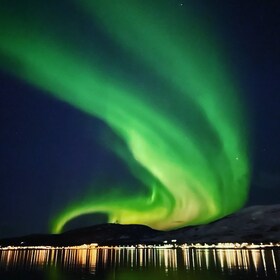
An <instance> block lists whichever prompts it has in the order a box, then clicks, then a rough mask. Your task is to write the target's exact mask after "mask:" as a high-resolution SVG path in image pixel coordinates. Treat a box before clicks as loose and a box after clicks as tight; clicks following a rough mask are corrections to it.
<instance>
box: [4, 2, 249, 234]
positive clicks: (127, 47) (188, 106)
mask: <svg viewBox="0 0 280 280" xmlns="http://www.w3.org/2000/svg"><path fill="white" fill-rule="evenodd" d="M2 2H3V3H1V5H2V8H1V10H0V18H1V19H0V26H1V27H0V28H1V30H0V31H1V41H0V55H1V56H0V58H1V60H2V61H1V66H2V67H3V68H4V69H5V70H6V71H9V72H11V73H12V74H14V75H16V76H18V77H19V78H21V79H23V80H24V81H26V82H28V83H30V84H32V85H34V86H36V87H38V88H40V89H42V90H43V91H45V92H47V93H48V94H50V95H51V96H53V97H55V98H58V99H59V100H61V101H62V102H66V103H68V104H70V105H72V106H74V107H75V108H77V109H78V110H81V111H83V112H85V113H87V114H90V115H91V116H93V117H96V118H99V119H101V120H102V121H104V123H106V124H107V125H108V127H110V128H111V129H112V131H113V132H114V134H116V135H117V136H118V137H119V138H120V139H121V140H122V141H123V142H124V143H125V145H126V150H128V151H129V156H127V155H126V152H125V151H123V150H122V149H121V148H120V146H119V145H117V144H116V145H113V146H112V147H110V148H111V149H112V150H113V151H114V152H115V153H116V155H118V156H119V157H121V158H122V159H123V160H124V161H126V163H127V165H128V166H129V167H130V168H131V172H132V174H133V175H134V176H135V177H136V178H137V179H138V180H140V181H141V182H142V183H143V185H145V186H146V190H145V191H144V192H143V195H140V194H137V195H135V196H132V195H131V194H126V192H125V191H124V190H123V189H122V188H119V187H116V188H115V190H114V191H113V192H112V193H108V194H106V195H103V196H101V197H96V196H95V195H94V192H93V191H91V190H88V193H87V194H85V198H84V199H77V198H73V201H72V203H71V205H68V206H65V208H64V210H63V211H62V212H61V213H58V214H57V215H56V216H55V217H54V219H53V220H52V232H54V233H58V232H61V231H62V230H63V228H64V226H65V224H66V223H68V222H69V221H71V220H72V219H75V218H77V217H79V216H82V215H85V214H90V213H97V212H98V213H100V212H101V213H107V214H108V216H109V221H110V222H115V221H118V222H119V223H122V224H129V223H137V224H145V225H148V226H151V227H152V228H156V229H163V230H166V229H173V228H178V227H182V226H185V225H194V224H201V223H207V222H210V221H213V220H215V219H218V218H220V217H222V216H224V215H227V214H229V213H232V212H234V211H236V210H237V209H239V208H240V207H242V206H243V204H244V203H245V201H246V198H247V193H248V183H249V177H250V176H249V173H250V172H249V163H248V151H247V148H248V147H247V146H248V144H247V141H248V140H247V139H248V135H247V134H248V133H247V130H248V129H247V127H246V120H245V119H246V118H245V115H244V108H243V106H242V103H241V101H240V98H239V97H240V89H239V88H238V82H237V81H235V80H234V79H233V75H232V74H231V69H230V67H229V63H228V62H227V60H226V55H225V52H224V50H223V46H222V44H221V42H220V40H221V39H220V38H219V36H218V35H217V34H216V33H215V32H214V31H213V30H214V28H213V27H211V24H210V23H209V22H206V20H205V19H204V17H202V16H200V17H199V16H198V15H197V14H195V13H193V12H192V9H191V5H190V3H189V2H190V1H187V3H188V4H185V6H186V5H189V6H190V7H189V9H188V7H187V8H186V7H184V9H182V8H181V6H180V5H178V4H176V3H175V2H176V1H162V0H160V1H159V0H158V1H141V0H130V1H127V0H120V1H113V0H111V1H110V0H96V1H91V0H82V1H78V0H76V1H74V0H73V1H69V2H71V5H70V4H67V5H70V6H71V7H72V9H74V8H75V12H76V13H78V15H79V17H81V18H84V19H86V20H87V21H88V22H89V23H91V24H89V25H87V30H86V34H87V36H86V35H85V34H83V32H79V31H77V30H75V28H76V29H78V28H79V27H77V26H76V27H75V22H74V23H73V22H72V23H71V24H69V23H70V22H71V19H70V16H69V15H68V16H65V17H68V18H67V20H66V22H64V19H63V18H61V15H60V16H59V11H58V12H56V11H55V10H56V9H55V6H54V5H55V4H52V5H53V6H54V7H52V5H51V4H50V7H47V6H48V5H47V4H44V1H27V2H28V3H29V5H30V7H32V8H30V9H26V12H25V13H22V12H21V11H22V9H23V6H24V5H23V4H22V3H17V2H18V1H14V0H12V1H6V0H5V1H2ZM50 3H52V1H50ZM43 4H44V5H43ZM26 5H27V4H26ZM65 5H66V4H65ZM27 6H28V5H27ZM73 7H74V8H73ZM45 8H46V9H45ZM68 8H69V7H68ZM186 14H187V15H186ZM57 15H58V16H57ZM71 28H72V29H73V30H71ZM69 29H70V30H69ZM96 30H98V32H99V33H101V34H102V36H103V37H102V38H103V39H104V38H105V39H104V40H107V42H109V43H108V44H112V45H114V48H113V47H112V49H110V48H108V47H107V48H106V47H104V48H103V47H102V46H103V45H102V43H100V40H101V39H100V37H98V34H97V33H98V32H97V31H96ZM90 32H92V33H90ZM89 33H90V34H92V36H91V37H89V36H88V34H89ZM73 34H74V35H73ZM72 35H73V37H72ZM115 56H119V57H118V58H116V57H115ZM145 81H146V82H145ZM77 187H79V186H77Z"/></svg>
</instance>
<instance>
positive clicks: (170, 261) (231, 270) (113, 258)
mask: <svg viewBox="0 0 280 280" xmlns="http://www.w3.org/2000/svg"><path fill="white" fill-rule="evenodd" d="M0 279H1V280H6V279H9V280H11V279H17V280H18V279H24V280H27V279H28V280H33V279H45V280H78V279H98V280H101V279H102V280H113V279H114V280H115V279H119V280H140V279H145V280H149V279H151V280H157V279H159V280H162V279H173V280H178V279H180V280H181V279H189V280H200V279H201V280H208V279H209V280H210V279H211V280H219V279H246V280H248V279H250V280H251V279H269V280H271V279H280V251H279V250H270V249H265V250H245V249H240V250H239V249H238V250H237V249H229V250H224V249H201V250H200V249H181V248H178V249H128V248H115V249H113V248H111V249H110V248H108V249H104V248H102V249H101V248H95V249H49V250H45V249H44V250H30V249H29V250H28V249H26V250H23V249H21V250H0Z"/></svg>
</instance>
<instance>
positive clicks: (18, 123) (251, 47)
mask: <svg viewBox="0 0 280 280" xmlns="http://www.w3.org/2000/svg"><path fill="white" fill-rule="evenodd" d="M181 2H184V1H181ZM202 2H206V1H202ZM202 2H201V4H199V3H197V4H196V5H197V9H198V10H201V11H203V12H204V13H205V16H209V17H216V18H217V23H219V24H218V29H219V32H220V34H221V37H222V38H223V40H225V41H226V42H225V43H226V45H227V47H228V50H229V57H230V58H231V61H232V65H233V68H234V73H235V75H236V77H237V78H236V79H237V80H239V81H240V84H241V85H242V88H243V92H244V93H245V94H246V96H244V99H245V100H246V102H247V104H246V106H247V109H248V112H249V116H250V118H251V120H250V127H251V128H252V130H251V132H250V134H251V144H250V146H251V151H252V156H251V157H252V158H251V162H252V183H251V191H250V195H249V198H248V205H254V204H272V203H280V149H279V142H280V130H279V121H280V113H279V112H280V97H279V95H280V82H279V77H280V67H279V66H280V36H279V34H280V12H279V11H280V8H279V6H280V5H279V1H276V0H275V1H241V0H238V1H218V0H216V1H211V4H210V3H208V4H207V5H208V6H206V4H205V3H203V5H202ZM225 2H226V3H225ZM209 11H211V14H210V15H209ZM0 28H1V27H0ZM0 30H1V29H0ZM104 44H106V42H105V41H104ZM104 47H106V48H108V49H110V45H106V46H104ZM0 57H1V56H0ZM0 63H1V60H0ZM0 96H1V102H0V120H1V134H0V183H1V198H0V199H1V211H0V237H4V236H12V235H18V234H27V233H31V232H46V231H47V230H48V222H49V220H50V218H51V217H52V216H53V215H54V213H56V212H57V211H58V210H59V209H61V207H63V206H64V205H65V204H67V202H68V201H70V200H71V198H73V197H75V196H79V195H80V194H81V192H82V189H81V188H82V187H83V186H87V185H88V184H90V183H92V182H97V180H98V183H99V185H102V182H104V184H105V182H106V185H110V182H112V185H114V182H121V181H122V180H124V179H123V178H125V181H126V182H127V180H131V181H133V178H131V175H129V172H128V171H127V167H126V166H125V165H124V164H123V163H122V162H121V161H120V160H119V159H118V158H116V156H114V155H113V154H112V153H111V152H110V151H109V150H108V149H106V148H104V145H102V143H101V142H102V141H101V140H100V139H102V134H103V133H110V132H108V131H107V128H106V125H105V124H104V123H102V122H101V121H99V120H97V119H94V118H92V117H91V116H88V115H85V114H83V113H82V112H79V111H78V110H76V109H74V108H72V107H71V106H68V105H66V104H65V103H62V102H59V101H57V100H55V99H52V98H50V97H49V96H47V95H44V94H43V93H42V92H41V91H39V90H38V89H36V88H34V87H32V86H30V85H28V84H26V83H25V82H24V81H20V80H19V79H17V78H16V77H13V76H12V75H9V74H7V73H5V72H4V69H2V70H1V72H0ZM100 135H101V137H100ZM112 137H113V135H112ZM96 191H97V193H102V192H107V191H108V189H102V188H100V189H98V190H96ZM132 191H133V190H132ZM103 220H104V219H103Z"/></svg>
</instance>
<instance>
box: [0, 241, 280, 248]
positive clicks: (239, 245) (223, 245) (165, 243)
mask: <svg viewBox="0 0 280 280" xmlns="http://www.w3.org/2000/svg"><path fill="white" fill-rule="evenodd" d="M277 247H278V248H280V242H278V243H272V242H270V243H260V244H256V243H246V242H243V243H217V244H207V243H203V244H202V243H190V244H187V243H184V244H177V240H175V239H173V240H171V242H168V241H167V240H165V241H163V244H159V245H146V244H137V245H119V246H99V245H98V243H91V244H83V245H77V246H62V247H53V246H24V244H23V243H22V245H21V246H6V247H1V246H0V250H26V249H28V250H61V249H65V250H67V249H68V250H69V249H70V250H71V249H123V248H126V249H176V248H181V249H264V248H277Z"/></svg>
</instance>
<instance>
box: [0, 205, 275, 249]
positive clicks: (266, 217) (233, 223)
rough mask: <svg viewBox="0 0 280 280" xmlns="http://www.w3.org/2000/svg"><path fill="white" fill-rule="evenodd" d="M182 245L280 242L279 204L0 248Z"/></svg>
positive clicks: (24, 240)
mask: <svg viewBox="0 0 280 280" xmlns="http://www.w3.org/2000/svg"><path fill="white" fill-rule="evenodd" d="M171 240H176V242H177V243H178V244H183V243H209V244H210V243H211V244H215V243H219V242H222V243H226V242H239V243H240V242H249V243H267V242H273V243H275V242H279V241H280V204H276V205H266V206H251V207H247V208H243V209H241V210H239V211H238V212H236V213H234V214H231V215H228V216H226V217H224V218H222V219H220V220H217V221H214V222H212V223H209V224H205V225H198V226H187V227H183V228H179V229H175V230H171V231H159V230H155V229H152V228H150V227H148V226H145V225H137V224H130V225H121V224H110V223H109V224H100V225H93V226H90V227H84V228H78V229H72V230H68V231H66V232H63V233H61V234H32V235H27V236H21V237H15V238H5V239H1V240H0V246H2V247H5V246H43V245H44V246H73V245H82V244H91V243H98V244H99V245H101V246H102V245H104V246H105V245H136V244H162V243H163V242H164V241H169V242H170V241H171Z"/></svg>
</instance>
